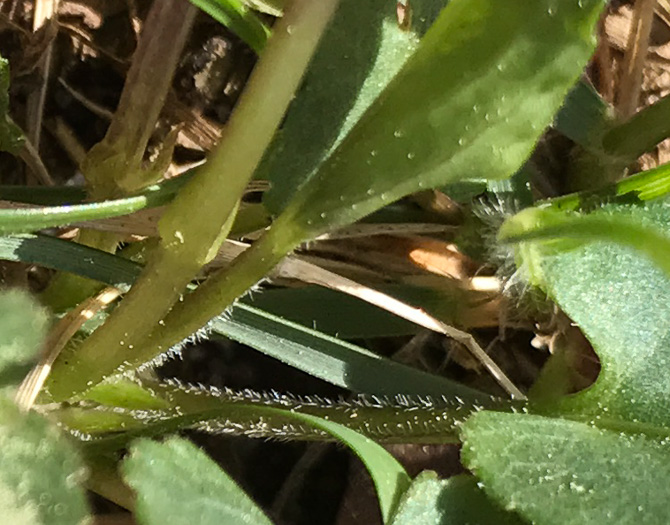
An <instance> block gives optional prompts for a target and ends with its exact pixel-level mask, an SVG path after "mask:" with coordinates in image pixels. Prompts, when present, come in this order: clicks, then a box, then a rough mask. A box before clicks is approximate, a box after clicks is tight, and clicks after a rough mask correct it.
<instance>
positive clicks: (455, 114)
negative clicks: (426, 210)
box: [277, 0, 603, 237]
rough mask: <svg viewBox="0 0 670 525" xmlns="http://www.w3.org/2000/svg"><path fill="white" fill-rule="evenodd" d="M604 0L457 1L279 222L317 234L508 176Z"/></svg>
mask: <svg viewBox="0 0 670 525" xmlns="http://www.w3.org/2000/svg"><path fill="white" fill-rule="evenodd" d="M602 6H603V2H602V1H600V0H582V1H577V0H575V1H565V0H561V1H555V0H547V1H541V2H540V1H538V2H527V1H525V0H512V1H509V2H506V4H505V7H504V9H503V8H502V7H501V6H500V4H499V2H495V1H493V0H453V1H452V2H451V3H450V4H449V5H448V6H447V7H446V8H445V9H444V10H443V11H442V13H441V14H440V16H439V17H438V19H437V21H436V22H435V24H434V25H433V26H432V27H431V28H430V30H429V31H428V32H427V33H426V36H425V37H424V38H423V39H422V40H421V43H420V45H419V47H418V48H417V51H416V52H415V53H414V54H413V55H412V57H411V59H410V60H409V61H408V62H407V64H406V66H405V67H404V68H403V69H402V70H401V71H400V73H399V74H398V75H397V76H396V77H395V78H394V79H393V81H392V82H391V83H390V84H389V86H388V87H387V88H386V90H385V91H384V92H383V93H382V94H381V95H380V97H379V98H378V99H377V100H376V101H375V102H374V103H373V104H372V105H371V106H370V108H369V109H368V111H367V112H366V113H365V114H364V115H363V117H362V118H361V120H360V121H359V122H358V123H357V124H356V126H355V127H354V128H353V129H352V130H351V132H350V133H349V134H348V135H347V137H346V138H345V139H344V140H343V141H342V143H341V144H340V145H339V147H338V148H337V149H336V150H335V151H334V152H333V154H332V155H331V156H330V157H329V158H328V160H327V161H326V162H325V163H324V164H323V165H322V167H321V168H320V169H319V170H318V172H317V173H316V174H315V175H314V176H313V177H312V178H310V179H309V181H308V182H307V183H306V184H305V185H304V186H303V187H302V188H301V189H300V191H298V193H297V194H296V195H295V198H294V199H293V200H292V201H291V203H290V205H289V206H288V207H287V208H286V210H285V212H284V214H283V215H282V216H281V217H280V218H279V219H278V221H277V227H279V224H280V223H281V224H288V225H289V228H293V229H298V230H301V231H302V232H303V234H304V236H305V237H313V236H315V235H318V234H319V233H321V232H324V231H327V230H328V229H331V228H333V227H337V226H341V225H343V224H346V223H350V222H353V221H355V220H357V219H359V218H361V217H363V216H365V215H367V214H369V213H371V212H372V211H374V210H376V209H378V208H380V207H382V206H384V205H385V204H388V203H389V202H392V201H394V200H397V199H399V198H401V197H402V196H404V195H407V194H409V193H412V192H415V191H417V190H420V189H423V188H431V187H436V186H440V185H443V184H446V183H450V182H456V181H459V180H463V179H472V178H486V179H502V178H505V177H509V176H510V175H511V174H512V173H514V172H515V171H516V170H517V169H518V168H519V166H520V165H521V163H522V162H523V161H524V160H525V159H526V157H527V156H528V155H529V153H530V151H531V150H532V148H533V146H534V145H535V142H536V140H537V139H538V137H539V135H540V134H541V133H542V131H543V129H544V128H545V126H547V125H548V124H549V123H550V122H551V120H552V119H553V116H554V114H555V113H556V111H557V110H558V108H559V107H560V105H561V103H562V101H563V98H564V97H565V95H566V93H567V91H568V90H569V88H570V87H572V85H573V84H574V83H575V81H576V80H577V78H578V76H579V74H580V73H581V71H582V69H583V68H584V65H585V64H586V61H587V60H588V58H589V57H590V55H591V53H592V52H593V48H594V44H595V40H594V37H593V34H592V33H593V31H592V30H593V26H594V24H595V22H596V20H597V18H598V16H599V14H600V10H601V8H602Z"/></svg>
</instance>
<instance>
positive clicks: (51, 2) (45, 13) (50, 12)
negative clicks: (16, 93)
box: [26, 0, 59, 151]
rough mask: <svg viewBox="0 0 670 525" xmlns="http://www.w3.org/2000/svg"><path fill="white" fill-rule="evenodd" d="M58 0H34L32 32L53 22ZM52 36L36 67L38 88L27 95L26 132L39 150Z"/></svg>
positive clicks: (51, 52) (51, 51)
mask: <svg viewBox="0 0 670 525" xmlns="http://www.w3.org/2000/svg"><path fill="white" fill-rule="evenodd" d="M58 2H59V0H36V1H35V12H34V16H33V32H37V31H39V30H41V29H42V28H45V27H47V26H48V25H51V24H54V23H55V17H56V13H57V11H58ZM53 42H54V39H53V38H52V39H51V40H50V41H49V43H48V44H47V47H46V49H45V50H44V53H43V54H42V56H41V57H40V60H39V61H38V63H37V65H36V68H37V71H38V72H39V73H40V76H41V84H40V87H39V89H37V90H35V91H34V92H33V93H31V94H30V96H29V97H28V103H27V108H26V109H27V118H26V133H27V136H28V140H29V141H30V142H31V143H32V144H33V146H34V148H35V150H36V151H39V147H40V139H41V135H42V117H43V116H44V102H45V100H46V96H47V89H48V85H49V73H50V70H51V56H52V55H53Z"/></svg>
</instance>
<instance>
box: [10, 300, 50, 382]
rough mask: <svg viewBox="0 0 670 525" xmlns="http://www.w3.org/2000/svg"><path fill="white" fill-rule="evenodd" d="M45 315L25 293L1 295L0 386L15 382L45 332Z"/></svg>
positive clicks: (19, 379)
mask: <svg viewBox="0 0 670 525" xmlns="http://www.w3.org/2000/svg"><path fill="white" fill-rule="evenodd" d="M47 320H48V317H47V314H46V312H45V311H44V310H43V309H42V308H41V307H39V306H38V305H37V304H35V302H34V301H33V300H32V299H31V298H30V297H29V296H28V295H27V294H26V293H24V292H21V291H19V290H10V291H7V292H4V293H2V294H0V386H6V385H11V384H16V383H18V382H19V381H21V379H22V378H23V376H24V375H25V374H26V373H27V372H28V369H29V366H30V365H31V364H32V362H33V361H34V359H35V356H36V354H37V352H38V350H39V348H40V345H41V344H42V341H43V339H44V337H45V335H46V328H47Z"/></svg>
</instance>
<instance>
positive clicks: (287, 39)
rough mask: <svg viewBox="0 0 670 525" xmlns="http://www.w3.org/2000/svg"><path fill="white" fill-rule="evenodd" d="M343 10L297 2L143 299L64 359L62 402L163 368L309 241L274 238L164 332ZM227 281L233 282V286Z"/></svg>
mask: <svg viewBox="0 0 670 525" xmlns="http://www.w3.org/2000/svg"><path fill="white" fill-rule="evenodd" d="M337 3H338V0H320V1H319V2H313V1H311V0H294V2H293V3H292V4H291V6H290V8H289V9H287V12H286V14H285V16H284V17H283V18H282V19H281V20H280V21H279V22H278V24H277V27H275V30H274V33H273V36H272V38H271V39H270V42H269V43H268V46H267V48H266V51H265V52H264V54H263V56H262V57H261V59H260V61H259V63H258V65H257V67H256V69H255V70H254V73H253V74H252V77H251V79H250V80H249V84H248V87H247V89H246V90H245V92H244V94H243V96H242V98H241V99H240V101H239V104H238V106H237V108H236V109H235V111H234V113H233V115H232V116H231V119H230V121H229V124H228V126H227V127H226V131H225V133H224V136H223V139H222V142H221V144H220V146H219V147H217V148H216V150H215V152H214V153H213V155H212V157H211V158H210V159H209V161H208V162H207V163H206V164H205V165H204V166H203V168H202V169H201V170H200V171H199V172H198V173H197V174H196V176H195V177H194V178H193V179H192V180H191V181H190V182H189V183H188V184H187V186H186V187H185V188H184V189H183V190H182V191H181V192H180V193H179V194H178V196H177V197H176V198H175V200H174V201H173V203H172V204H171V206H170V207H169V208H168V209H167V210H166V212H165V213H164V214H163V216H162V217H161V220H160V223H159V232H160V235H161V244H160V246H159V247H158V249H157V252H156V254H155V261H152V262H151V263H150V264H149V266H148V268H147V269H146V270H145V272H143V274H142V276H141V277H140V279H139V280H138V281H137V284H136V285H135V286H134V287H133V290H135V288H136V289H137V291H136V292H131V294H129V295H128V297H126V299H125V300H124V301H123V302H122V304H121V306H120V307H119V308H118V309H117V310H116V311H115V312H114V314H113V315H112V316H110V318H109V320H108V321H107V323H105V325H103V326H102V327H100V328H99V329H98V330H96V332H94V334H93V335H92V336H91V337H90V338H89V339H88V340H86V341H85V342H84V343H83V344H82V345H81V347H79V348H78V349H76V351H75V352H74V354H64V355H63V356H61V358H60V359H59V360H58V361H57V362H56V363H55V365H54V369H53V372H52V375H51V380H50V381H49V383H48V385H47V388H48V390H49V392H50V394H51V395H52V396H53V398H54V399H61V400H62V399H66V398H69V397H71V396H72V395H74V394H77V393H81V392H83V391H85V390H86V389H87V387H89V386H91V385H92V384H95V383H98V382H100V381H101V380H102V379H104V377H106V376H108V375H109V374H112V373H114V372H115V371H117V370H119V369H120V368H121V367H123V368H128V367H130V366H138V365H140V364H142V363H145V362H147V361H149V360H151V359H154V358H156V357H157V356H159V355H160V354H161V353H162V352H165V351H166V350H168V349H169V347H170V346H172V345H173V344H175V343H178V342H179V341H180V340H181V339H184V338H185V337H188V336H189V335H190V334H191V333H192V332H194V331H196V330H198V329H200V328H201V327H202V326H203V325H204V324H205V323H206V322H207V321H208V320H209V319H211V318H212V317H215V316H216V315H218V314H219V313H221V312H222V311H223V310H225V309H226V308H227V307H228V306H230V304H232V302H233V301H234V300H235V299H236V298H237V297H239V296H240V295H242V294H243V293H244V292H245V291H246V290H248V289H249V288H250V287H251V286H253V285H254V284H255V283H256V282H258V281H259V280H260V279H262V278H263V277H264V276H265V275H266V273H267V272H268V271H270V270H271V269H272V268H273V267H274V266H275V265H276V263H277V262H279V260H280V259H281V258H282V257H283V255H284V254H286V253H287V252H289V251H290V250H292V249H293V248H294V247H295V246H296V244H297V243H298V242H299V240H301V239H298V240H296V239H293V238H285V237H282V238H281V239H278V238H277V236H273V235H269V236H268V235H266V236H265V238H264V241H263V242H258V243H257V244H256V245H255V246H254V247H253V248H252V249H251V250H248V252H247V254H245V255H244V256H243V257H242V258H241V259H242V260H243V262H239V261H237V262H236V264H234V265H233V267H232V268H231V271H230V272H224V274H223V275H219V276H218V277H217V278H215V279H213V282H212V284H209V282H208V283H206V285H203V286H205V291H203V292H196V293H195V294H193V295H194V297H189V299H188V301H185V302H184V303H179V304H178V306H177V307H175V309H174V312H175V313H174V314H172V313H171V314H170V315H168V316H167V317H166V318H165V320H164V321H163V322H160V320H161V319H162V318H163V316H164V315H165V314H166V313H167V312H168V311H169V310H170V308H171V307H172V305H173V304H174V302H175V301H176V299H177V298H178V297H179V295H180V294H181V293H182V291H183V290H184V289H185V287H186V285H187V284H188V282H189V281H190V280H191V279H192V278H193V277H194V275H195V274H196V273H197V271H198V270H199V268H200V267H201V266H202V265H203V264H205V263H207V262H208V261H209V260H210V259H211V258H212V257H213V255H214V254H215V253H216V250H217V249H218V247H219V246H220V243H221V242H222V241H223V239H224V238H225V235H226V234H227V232H228V230H229V228H230V223H231V222H232V221H231V218H232V217H233V210H234V209H235V207H236V206H237V203H238V202H239V199H240V197H241V196H242V193H243V191H244V188H245V187H246V185H247V182H248V181H249V179H250V178H251V176H252V175H253V172H254V170H255V168H256V166H257V165H258V162H259V161H260V159H261V157H262V155H263V153H264V151H265V149H266V147H267V145H268V144H269V143H270V141H271V139H272V137H273V135H274V133H275V131H276V129H277V128H278V126H279V124H280V122H281V119H282V117H283V115H284V112H285V111H286V108H287V107H288V105H289V103H290V102H291V100H292V98H293V96H294V93H295V91H296V89H297V87H298V85H299V83H300V80H301V78H302V75H303V73H304V70H305V69H306V67H307V64H308V63H309V60H310V58H311V56H312V53H313V52H314V50H315V48H316V45H317V43H318V41H319V38H320V36H321V34H322V33H323V31H324V29H325V27H326V25H327V22H328V20H329V19H330V17H331V15H332V13H333V12H334V10H335V7H336V6H337ZM194 210H197V211H198V213H194ZM228 273H231V274H232V275H231V276H230V277H228V276H227V275H228ZM203 312H204V313H205V315H204V316H203V315H202V313H203ZM207 316H208V317H207ZM185 320H190V322H185ZM159 322H160V323H159ZM173 323H174V326H173ZM163 329H166V330H167V332H165V333H164V332H163ZM187 330H190V332H188V331H187ZM166 334H167V335H166ZM173 334H177V335H173ZM175 337H176V338H177V339H176V340H175ZM131 346H132V348H131Z"/></svg>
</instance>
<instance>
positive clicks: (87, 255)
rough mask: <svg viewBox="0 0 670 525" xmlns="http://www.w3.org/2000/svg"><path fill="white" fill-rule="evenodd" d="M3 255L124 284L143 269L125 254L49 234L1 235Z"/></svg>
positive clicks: (118, 284) (112, 282)
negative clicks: (110, 251)
mask: <svg viewBox="0 0 670 525" xmlns="http://www.w3.org/2000/svg"><path fill="white" fill-rule="evenodd" d="M0 259H4V260H6V261H16V262H24V263H30V264H39V265H40V266H44V267H46V268H51V269H54V270H61V271H64V272H70V273H74V274H77V275H81V276H84V277H88V278H90V279H95V280H96V281H100V282H102V283H105V284H109V285H111V286H116V287H121V288H124V287H127V286H128V285H129V284H131V283H132V282H133V281H134V280H135V279H136V278H137V276H138V275H139V274H140V272H141V271H142V266H140V265H139V264H137V263H134V262H132V261H129V260H127V259H123V258H122V257H118V256H115V255H112V254H110V253H106V252H103V251H101V250H96V249H94V248H89V247H88V246H83V245H81V244H77V243H73V242H70V241H65V240H63V239H58V238H55V237H49V236H47V235H31V234H25V235H16V236H7V237H0Z"/></svg>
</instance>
